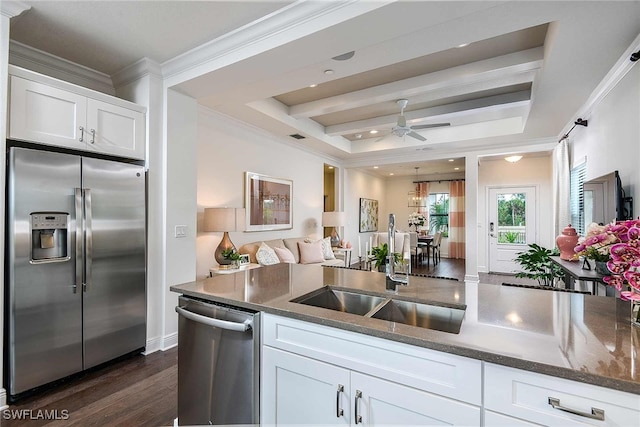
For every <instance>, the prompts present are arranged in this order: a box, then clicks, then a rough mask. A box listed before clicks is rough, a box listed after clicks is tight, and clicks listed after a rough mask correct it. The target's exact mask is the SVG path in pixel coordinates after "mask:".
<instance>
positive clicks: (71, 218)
mask: <svg viewBox="0 0 640 427" xmlns="http://www.w3.org/2000/svg"><path fill="white" fill-rule="evenodd" d="M7 171H8V176H7V251H6V253H7V258H6V274H7V280H6V281H5V286H6V294H5V296H6V298H5V302H6V313H7V317H6V324H5V328H6V333H5V337H6V343H5V351H6V354H5V355H6V357H7V359H8V375H7V381H8V384H6V386H7V388H8V392H9V396H10V398H15V397H16V396H18V395H20V394H21V393H24V392H27V391H29V390H31V389H33V388H35V387H38V386H40V385H43V384H47V383H50V382H53V381H56V380H58V379H61V378H64V377H67V376H69V375H71V374H74V373H77V372H80V371H82V370H85V369H88V368H91V367H94V366H96V365H99V364H101V363H103V362H107V361H109V360H112V359H114V358H117V357H119V356H122V355H125V354H128V353H131V352H134V351H138V350H141V349H143V348H144V346H145V343H146V259H145V242H146V235H145V224H146V214H145V206H146V202H145V187H146V185H145V171H144V168H143V167H142V166H139V165H135V164H129V163H121V162H116V161H112V160H105V159H97V158H90V157H82V156H78V155H71V154H64V153H58V152H48V151H40V150H33V149H27V148H22V147H12V148H11V149H10V151H9V164H8V169H7Z"/></svg>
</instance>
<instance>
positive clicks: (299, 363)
mask: <svg viewBox="0 0 640 427" xmlns="http://www.w3.org/2000/svg"><path fill="white" fill-rule="evenodd" d="M349 374H350V373H349V370H347V369H342V368H339V367H337V366H333V365H330V364H328V363H322V362H319V361H317V360H313V359H310V358H308V357H303V356H298V355H296V354H293V353H289V352H286V351H281V350H277V349H274V348H271V347H263V349H262V372H261V383H262V384H261V390H260V396H261V402H260V410H261V414H260V418H261V424H262V425H303V424H317V425H326V426H330V425H349V421H350V420H351V412H350V409H351V406H350V404H349V396H348V393H349Z"/></svg>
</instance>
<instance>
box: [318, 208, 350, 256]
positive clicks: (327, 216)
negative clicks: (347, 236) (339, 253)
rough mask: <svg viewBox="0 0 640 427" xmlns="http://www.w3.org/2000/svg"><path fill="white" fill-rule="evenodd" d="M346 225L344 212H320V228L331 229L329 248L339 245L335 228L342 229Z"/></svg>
mask: <svg viewBox="0 0 640 427" xmlns="http://www.w3.org/2000/svg"><path fill="white" fill-rule="evenodd" d="M346 224H347V215H346V214H345V213H344V212H322V226H323V227H333V230H331V246H333V247H336V246H338V245H339V244H340V235H338V230H337V229H336V227H344V226H345V225H346Z"/></svg>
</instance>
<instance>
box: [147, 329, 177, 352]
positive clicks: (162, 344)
mask: <svg viewBox="0 0 640 427" xmlns="http://www.w3.org/2000/svg"><path fill="white" fill-rule="evenodd" d="M177 345H178V333H177V332H174V333H172V334H169V335H166V336H164V337H154V338H150V339H148V340H147V346H146V347H145V350H144V352H143V353H142V354H144V355H145V356H146V355H148V354H151V353H155V352H156V351H165V350H169V349H170V348H173V347H175V346H177Z"/></svg>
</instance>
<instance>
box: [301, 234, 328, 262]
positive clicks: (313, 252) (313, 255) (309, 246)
mask: <svg viewBox="0 0 640 427" xmlns="http://www.w3.org/2000/svg"><path fill="white" fill-rule="evenodd" d="M298 250H299V251H300V264H316V263H319V262H323V261H324V256H322V240H318V241H315V242H313V243H304V242H298Z"/></svg>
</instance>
